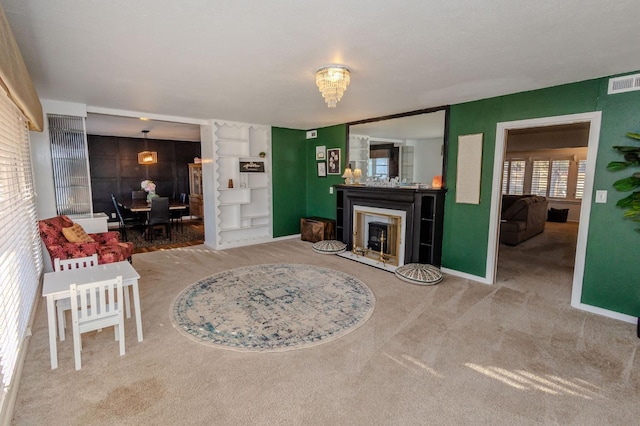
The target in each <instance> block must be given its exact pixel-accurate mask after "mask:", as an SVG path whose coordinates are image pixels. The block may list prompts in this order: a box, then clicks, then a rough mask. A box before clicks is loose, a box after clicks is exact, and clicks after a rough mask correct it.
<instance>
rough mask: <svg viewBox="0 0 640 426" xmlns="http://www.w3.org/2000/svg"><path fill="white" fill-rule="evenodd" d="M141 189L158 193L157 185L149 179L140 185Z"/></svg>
mask: <svg viewBox="0 0 640 426" xmlns="http://www.w3.org/2000/svg"><path fill="white" fill-rule="evenodd" d="M140 188H142V189H144V190H145V191H147V192H150V193H153V192H156V184H155V183H154V182H153V181H152V180H149V179H146V180H143V181H142V182H141V183H140Z"/></svg>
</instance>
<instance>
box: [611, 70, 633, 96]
mask: <svg viewBox="0 0 640 426" xmlns="http://www.w3.org/2000/svg"><path fill="white" fill-rule="evenodd" d="M634 90H640V74H633V75H625V76H624V77H616V78H611V79H609V91H608V92H607V93H608V94H609V95H612V94H615V93H624V92H631V91H634Z"/></svg>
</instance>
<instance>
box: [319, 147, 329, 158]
mask: <svg viewBox="0 0 640 426" xmlns="http://www.w3.org/2000/svg"><path fill="white" fill-rule="evenodd" d="M326 152H327V147H326V146H316V160H326V159H327V156H326Z"/></svg>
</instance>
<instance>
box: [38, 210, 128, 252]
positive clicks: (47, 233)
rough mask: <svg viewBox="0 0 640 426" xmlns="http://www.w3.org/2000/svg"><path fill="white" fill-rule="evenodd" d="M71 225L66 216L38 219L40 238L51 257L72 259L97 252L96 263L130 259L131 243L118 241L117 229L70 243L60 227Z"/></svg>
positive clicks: (71, 222)
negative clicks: (88, 240)
mask: <svg viewBox="0 0 640 426" xmlns="http://www.w3.org/2000/svg"><path fill="white" fill-rule="evenodd" d="M72 226H73V221H72V220H71V219H69V218H68V217H67V216H55V217H51V218H49V219H43V220H40V221H38V229H39V230H40V238H42V242H43V243H44V246H45V247H46V248H47V251H48V252H49V255H50V256H51V261H52V262H53V259H74V258H77V257H86V256H91V255H93V254H94V253H97V254H98V264H103V263H112V262H120V261H122V260H129V261H131V254H132V253H133V243H127V242H120V233H119V232H117V231H109V232H102V233H99V234H88V235H89V236H90V237H91V238H92V239H93V242H82V243H72V242H69V240H67V238H66V237H65V236H64V234H63V233H62V228H69V227H72Z"/></svg>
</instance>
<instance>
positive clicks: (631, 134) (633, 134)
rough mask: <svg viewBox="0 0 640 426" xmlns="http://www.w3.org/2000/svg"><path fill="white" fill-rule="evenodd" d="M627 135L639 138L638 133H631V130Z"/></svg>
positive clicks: (639, 134)
mask: <svg viewBox="0 0 640 426" xmlns="http://www.w3.org/2000/svg"><path fill="white" fill-rule="evenodd" d="M627 137H628V138H631V139H638V140H640V133H632V132H628V133H627Z"/></svg>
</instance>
